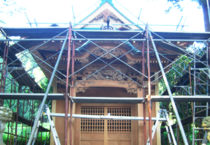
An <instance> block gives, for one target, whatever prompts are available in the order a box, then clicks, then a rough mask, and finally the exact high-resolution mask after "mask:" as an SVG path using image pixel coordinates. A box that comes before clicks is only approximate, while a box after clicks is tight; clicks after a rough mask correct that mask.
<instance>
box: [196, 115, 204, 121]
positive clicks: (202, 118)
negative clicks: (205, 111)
mask: <svg viewBox="0 0 210 145" xmlns="http://www.w3.org/2000/svg"><path fill="white" fill-rule="evenodd" d="M205 117H206V116H203V117H196V116H195V120H196V119H203V118H205Z"/></svg>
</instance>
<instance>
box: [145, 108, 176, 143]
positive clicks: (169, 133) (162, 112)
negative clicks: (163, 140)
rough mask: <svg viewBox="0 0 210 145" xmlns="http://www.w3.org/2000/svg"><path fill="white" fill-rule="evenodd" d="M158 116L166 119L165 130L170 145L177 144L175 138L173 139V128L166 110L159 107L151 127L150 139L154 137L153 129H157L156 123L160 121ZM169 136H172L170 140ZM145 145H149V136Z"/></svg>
mask: <svg viewBox="0 0 210 145" xmlns="http://www.w3.org/2000/svg"><path fill="white" fill-rule="evenodd" d="M160 117H162V118H165V119H166V122H167V124H166V126H165V128H166V131H167V136H168V141H169V144H170V145H177V142H176V139H175V136H174V133H173V129H172V126H171V123H170V120H169V117H168V113H167V110H165V109H160V110H159V112H158V114H157V117H156V122H155V124H154V125H153V127H152V139H153V138H154V135H155V131H156V130H157V127H158V124H159V122H160V121H159V119H160ZM171 138H172V140H171ZM146 145H150V142H149V138H148V139H147V144H146Z"/></svg>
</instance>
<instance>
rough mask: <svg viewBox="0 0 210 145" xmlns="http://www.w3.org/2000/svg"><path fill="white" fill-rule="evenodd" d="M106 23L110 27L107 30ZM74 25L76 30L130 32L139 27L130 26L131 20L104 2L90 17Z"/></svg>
mask: <svg viewBox="0 0 210 145" xmlns="http://www.w3.org/2000/svg"><path fill="white" fill-rule="evenodd" d="M107 21H109V24H110V27H109V28H107V27H106V26H107ZM79 23H80V25H75V26H74V28H78V29H110V30H130V29H140V27H138V26H135V25H132V24H134V23H133V22H132V21H131V20H129V19H128V18H127V17H125V16H124V15H123V14H122V13H121V12H120V11H118V10H117V9H116V8H115V7H114V6H113V5H112V4H110V3H108V2H106V3H104V4H103V5H101V6H100V7H99V8H97V9H96V10H95V11H93V12H92V13H91V14H90V15H88V16H87V17H86V18H84V19H83V20H82V21H80V22H79Z"/></svg>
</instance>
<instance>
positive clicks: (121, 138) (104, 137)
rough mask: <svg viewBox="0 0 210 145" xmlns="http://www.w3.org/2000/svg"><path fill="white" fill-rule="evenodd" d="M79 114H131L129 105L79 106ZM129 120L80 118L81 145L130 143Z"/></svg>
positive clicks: (121, 144)
mask: <svg viewBox="0 0 210 145" xmlns="http://www.w3.org/2000/svg"><path fill="white" fill-rule="evenodd" d="M80 110H81V114H87V115H112V116H131V107H130V106H110V105H109V106H81V109H80ZM131 125H132V124H131V121H130V120H100V119H81V124H80V130H81V137H80V144H81V145H131V138H132V137H131Z"/></svg>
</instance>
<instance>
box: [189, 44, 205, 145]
mask: <svg viewBox="0 0 210 145" xmlns="http://www.w3.org/2000/svg"><path fill="white" fill-rule="evenodd" d="M205 55H206V58H205V60H201V61H198V60H199V59H198V58H197V57H196V54H194V67H193V68H192V70H193V75H194V86H193V87H194V91H193V92H194V96H201V95H202V96H208V95H209V94H208V85H209V84H208V83H209V76H208V66H209V65H208V46H207V49H206V52H205ZM199 65H201V66H202V67H200V68H199V67H198V66H199ZM208 109H209V104H208V102H194V103H193V139H192V145H199V144H205V143H206V142H207V139H206V137H207V131H205V130H204V128H202V127H201V123H202V120H203V118H205V117H206V116H208ZM199 134H200V136H199Z"/></svg>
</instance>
